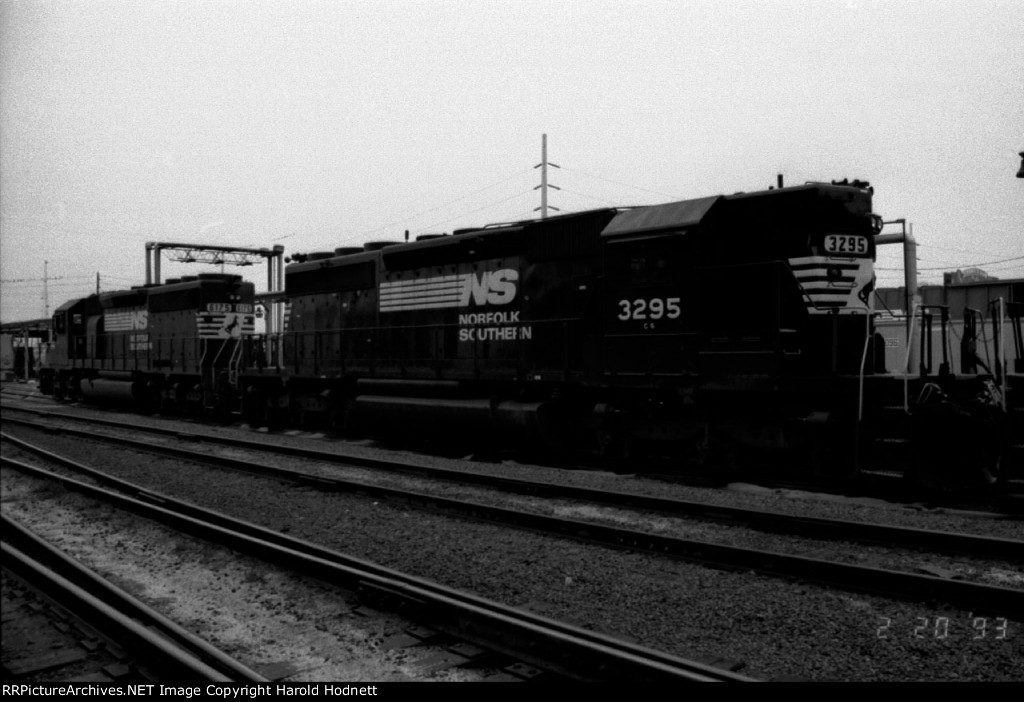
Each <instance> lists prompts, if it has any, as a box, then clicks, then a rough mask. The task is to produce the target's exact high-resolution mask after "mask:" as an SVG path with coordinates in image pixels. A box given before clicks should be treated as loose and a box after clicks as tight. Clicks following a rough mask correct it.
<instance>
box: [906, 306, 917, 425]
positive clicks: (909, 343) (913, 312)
mask: <svg viewBox="0 0 1024 702" xmlns="http://www.w3.org/2000/svg"><path fill="white" fill-rule="evenodd" d="M920 307H921V305H920V304H919V303H916V302H915V303H914V307H913V309H912V310H911V312H910V324H909V325H907V352H906V356H905V357H904V359H905V360H904V361H903V411H904V412H906V413H907V414H910V355H911V351H912V350H913V347H914V344H913V340H914V320H915V319H917V310H918V309H919V308H920Z"/></svg>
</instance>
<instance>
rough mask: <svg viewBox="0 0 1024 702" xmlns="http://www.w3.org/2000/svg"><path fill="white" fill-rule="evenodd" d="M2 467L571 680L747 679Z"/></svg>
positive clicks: (164, 506)
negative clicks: (371, 597)
mask: <svg viewBox="0 0 1024 702" xmlns="http://www.w3.org/2000/svg"><path fill="white" fill-rule="evenodd" d="M65 460H67V459H65ZM2 464H3V465H5V466H10V467H12V468H15V469H17V470H19V471H21V472H24V473H26V474H28V475H32V476H35V477H38V478H42V479H46V480H53V481H58V482H60V483H61V484H62V485H63V486H64V487H65V488H67V489H69V490H73V491H76V492H80V493H82V494H84V495H87V496H89V497H92V498H94V499H100V500H103V501H105V502H108V503H111V504H114V505H115V506H117V507H119V508H121V509H125V510H129V511H131V512H133V513H135V514H138V515H140V516H145V517H147V518H150V519H154V520H156V521H159V522H161V523H164V524H167V525H169V526H172V527H173V528H175V529H177V530H180V531H184V532H187V533H190V534H192V535H195V536H198V537H200V538H204V539H208V540H211V541H213V542H215V543H217V544H219V545H222V546H227V547H230V548H233V549H236V550H239V551H241V552H244V553H248V554H250V555H254V556H256V557H258V558H261V559H264V560H267V561H269V562H272V563H274V564H275V565H278V566H280V567H286V568H290V569H293V570H295V571H297V572H301V573H303V574H305V575H308V576H311V577H315V578H318V579H320V580H323V581H325V582H327V583H329V584H332V585H335V586H340V587H343V588H346V589H350V590H358V591H370V592H372V593H373V594H375V595H376V596H379V597H380V596H383V597H385V598H388V599H391V600H392V601H396V602H397V603H398V606H399V609H400V610H401V613H402V614H404V615H407V616H411V617H412V618H416V619H419V620H421V621H424V622H425V623H428V624H429V625H430V626H431V627H434V628H436V629H438V630H441V631H444V632H446V633H450V634H452V635H454V636H457V637H459V638H461V639H464V640H468V641H471V642H473V643H475V644H477V645H479V646H482V647H484V648H487V649H490V650H493V651H497V652H500V653H504V654H506V655H509V656H513V657H515V658H518V659H520V660H523V661H526V662H527V663H529V664H531V665H533V666H535V667H537V668H541V669H544V670H549V671H552V672H556V673H558V674H561V675H565V676H568V677H572V678H575V679H578V680H585V681H601V680H604V681H610V680H615V681H624V682H646V683H661V684H669V683H679V682H715V681H736V682H752V681H753V679H751V678H749V677H746V676H742V675H739V674H737V673H733V672H730V671H727V670H722V669H720V668H715V667H713V666H710V665H705V664H703V663H698V662H695V661H689V660H686V659H683V658H679V657H677V656H673V655H671V654H668V653H664V652H661V651H655V650H653V649H648V648H645V647H642V646H638V645H635V644H632V643H629V642H627V641H623V640H620V639H616V638H613V637H610V636H605V635H603V634H599V633H597V632H593V631H588V630H586V629H581V628H578V627H574V626H572V625H570V624H566V623H564V622H559V621H556V620H553V619H548V618H546V617H542V616H540V615H537V614H534V613H531V612H525V611H522V610H517V609H515V608H513V607H507V606H505V605H501V604H499V603H496V602H491V601H489V600H486V599H484V598H481V597H477V596H475V595H471V594H468V593H464V592H460V591H458V590H454V589H451V588H447V587H444V586H442V585H439V584H436V583H432V582H430V581H427V580H423V579H420V578H415V577H413V576H410V575H406V574H404V573H400V572H398V571H394V570H391V569H388V568H384V567H383V566H379V565H376V564H374V563H371V562H369V561H363V560H361V559H357V558H353V557H351V556H347V555H344V554H341V553H338V552H335V551H331V550H329V549H324V548H322V547H318V546H316V545H314V544H310V543H308V542H303V541H301V540H298V539H294V538H291V537H288V536H285V535H283V534H280V533H278V532H274V531H272V530H269V529H264V528H262V527H259V526H256V525H254V524H249V523H246V522H243V521H241V520H237V519H233V518H231V517H228V516H227V515H223V514H220V513H217V512H214V511H210V510H204V509H202V508H199V507H197V506H195V505H191V504H189V503H185V502H182V501H180V500H175V499H173V498H171V497H168V496H164V495H161V494H159V493H156V492H152V491H148V490H146V489H145V488H142V487H140V486H131V487H132V488H133V489H134V490H135V492H136V495H137V497H131V496H126V495H121V494H118V493H115V492H112V491H109V490H105V489H103V488H99V487H96V486H93V485H88V484H86V483H83V482H81V481H78V480H74V479H72V478H68V477H66V476H60V475H57V474H54V473H51V472H49V471H46V470H44V469H41V468H38V467H35V466H31V465H28V464H25V463H22V462H20V461H15V460H13V459H9V458H2ZM79 465H81V464H79ZM83 467H85V466H83ZM86 468H88V467H86ZM89 470H91V471H94V469H91V468H90V469H89ZM94 477H95V476H94ZM121 482H123V481H121ZM128 485H131V484H130V483H129V484H128Z"/></svg>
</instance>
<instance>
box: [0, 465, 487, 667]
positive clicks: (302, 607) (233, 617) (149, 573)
mask: <svg viewBox="0 0 1024 702" xmlns="http://www.w3.org/2000/svg"><path fill="white" fill-rule="evenodd" d="M2 488H3V503H2V504H3V511H4V513H5V514H7V515H9V516H11V517H13V518H15V519H17V520H19V521H21V522H22V523H23V524H25V525H26V526H28V527H29V528H31V529H32V530H33V531H35V532H36V533H37V534H39V535H40V536H42V537H43V538H45V539H46V540H48V541H50V542H51V543H53V544H55V545H56V546H57V547H59V548H60V549H61V550H63V551H65V552H66V553H69V554H70V555H72V556H73V557H75V558H76V559H78V560H80V561H81V562H83V563H85V564H86V565H88V566H89V567H90V568H92V569H93V570H95V571H97V572H99V573H102V574H103V575H104V576H105V577H107V578H108V579H110V580H111V581H112V582H114V583H115V584H117V585H118V586H120V587H122V588H124V589H126V590H127V591H129V592H130V593H132V594H133V595H135V596H136V597H138V598H140V599H142V600H144V601H146V602H147V603H148V604H150V605H151V606H154V607H156V608H157V609H159V610H161V611H163V612H165V613H166V614H167V615H168V616H169V617H171V618H172V619H174V620H175V621H177V622H178V623H179V624H181V625H182V626H184V627H186V628H187V629H189V630H191V631H192V632H193V633H195V634H197V635H199V636H201V637H203V638H205V639H207V640H209V641H211V642H213V643H214V644H215V645H217V646H218V647H220V648H222V649H223V650H225V651H226V652H227V653H229V654H230V655H232V656H234V657H235V658H237V659H238V660H240V661H242V662H243V663H245V664H246V665H248V666H249V667H250V668H252V669H253V670H256V671H257V672H264V673H265V674H270V673H271V671H274V672H275V673H276V674H274V676H273V677H275V678H277V677H278V676H279V675H280V674H281V673H282V672H284V673H287V675H286V677H284V678H283V680H286V681H290V682H302V681H346V682H358V681H374V682H404V681H440V682H473V681H478V680H482V679H483V678H485V677H486V676H488V675H493V674H495V673H497V672H498V671H495V670H493V669H474V668H450V669H446V670H436V669H435V668H434V665H433V661H436V659H437V657H438V656H439V654H441V653H443V652H444V651H443V649H440V648H438V647H437V646H432V645H421V646H415V647H408V648H407V647H396V648H390V647H389V646H388V644H387V643H386V642H388V641H389V640H390V639H392V637H399V636H402V633H403V631H404V630H405V629H406V628H408V627H410V626H411V624H410V622H408V621H405V620H402V619H400V618H398V617H396V616H392V615H388V614H384V613H380V612H376V611H373V610H367V609H366V608H364V607H360V606H359V605H358V603H357V601H356V598H355V597H354V596H353V595H351V594H349V593H343V592H339V591H338V590H336V589H333V588H329V587H326V586H324V585H322V584H320V583H319V582H317V581H314V580H310V579H307V578H302V577H299V576H296V575H294V574H292V573H290V572H288V571H282V570H278V569H275V568H272V567H268V566H267V564H266V563H263V562H261V561H257V560H255V559H252V558H249V557H247V556H241V555H239V554H237V553H235V552H233V551H230V550H228V549H224V548H221V547H218V546H215V545H211V544H209V543H207V542H203V541H198V540H196V539H192V538H190V537H188V536H183V535H181V534H178V533H176V532H174V531H172V530H170V529H167V528H165V527H163V526H160V525H158V524H155V523H153V522H150V521H148V520H145V519H141V518H138V517H134V516H132V515H129V514H126V513H123V512H119V511H118V510H115V509H113V508H111V507H107V506H105V505H101V504H98V503H96V502H94V501H93V500H90V499H88V498H85V497H82V496H80V495H76V494H74V493H67V492H65V491H63V490H61V489H59V488H54V487H52V486H50V485H47V484H46V483H45V482H44V481H40V480H36V479H34V478H29V477H26V476H23V475H21V474H18V473H16V472H15V471H9V470H7V469H4V471H3V477H2Z"/></svg>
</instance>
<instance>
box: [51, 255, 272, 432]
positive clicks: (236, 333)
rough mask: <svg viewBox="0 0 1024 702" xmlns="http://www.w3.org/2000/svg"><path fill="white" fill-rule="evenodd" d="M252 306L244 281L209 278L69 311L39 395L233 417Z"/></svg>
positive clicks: (75, 305)
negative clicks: (44, 394)
mask: <svg viewBox="0 0 1024 702" xmlns="http://www.w3.org/2000/svg"><path fill="white" fill-rule="evenodd" d="M253 297H254V287H253V284H252V283H246V282H243V281H242V278H241V276H235V275H223V274H205V275H199V276H189V277H185V278H180V279H173V280H168V281H167V282H166V283H165V284H162V285H148V286H137V287H134V288H132V289H131V290H124V291H118V292H107V293H102V294H96V295H90V296H88V297H84V298H81V299H77V300H71V301H69V302H66V303H65V304H64V305H62V306H61V307H60V308H58V309H57V311H56V312H55V313H54V315H53V320H52V322H53V332H54V344H53V348H52V349H51V351H50V355H49V362H48V364H47V366H46V367H45V368H43V369H42V371H41V373H40V389H41V391H42V392H44V393H46V394H52V395H54V396H55V397H57V398H58V399H63V398H67V399H71V400H95V401H109V400H113V401H122V402H130V403H133V404H135V405H137V406H138V407H139V408H140V409H143V410H146V411H155V410H163V411H177V412H199V411H203V410H208V411H213V412H218V413H222V414H223V413H226V412H229V411H230V409H231V407H230V404H229V403H230V402H231V398H232V397H233V396H236V395H237V392H236V391H234V390H233V389H232V388H233V385H234V384H236V383H237V381H238V372H239V370H240V368H241V367H242V365H243V363H245V359H244V355H243V354H244V353H245V351H246V346H245V345H244V344H243V343H242V341H243V339H246V338H247V337H249V336H251V335H252V332H253V327H254V311H253Z"/></svg>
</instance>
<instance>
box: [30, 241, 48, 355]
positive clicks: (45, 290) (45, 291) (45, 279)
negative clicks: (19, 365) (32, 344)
mask: <svg viewBox="0 0 1024 702" xmlns="http://www.w3.org/2000/svg"><path fill="white" fill-rule="evenodd" d="M49 265H50V262H49V261H43V316H44V317H49V316H50V290H49V287H48V284H49V275H48V273H47V268H48V267H49ZM26 353H27V352H26Z"/></svg>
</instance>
